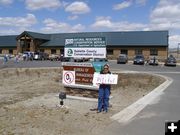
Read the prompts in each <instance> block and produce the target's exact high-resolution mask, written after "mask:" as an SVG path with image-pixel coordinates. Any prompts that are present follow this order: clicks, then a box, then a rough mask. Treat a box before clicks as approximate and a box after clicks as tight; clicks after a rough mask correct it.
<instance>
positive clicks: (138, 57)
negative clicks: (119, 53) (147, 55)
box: [135, 55, 144, 59]
mask: <svg viewBox="0 0 180 135" xmlns="http://www.w3.org/2000/svg"><path fill="white" fill-rule="evenodd" d="M135 58H136V59H142V58H144V57H143V56H142V55H137V56H136V57H135Z"/></svg>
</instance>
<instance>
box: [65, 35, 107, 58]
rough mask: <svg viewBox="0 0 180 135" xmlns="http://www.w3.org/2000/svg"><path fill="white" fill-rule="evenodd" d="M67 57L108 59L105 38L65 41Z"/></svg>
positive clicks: (69, 39) (70, 39)
mask: <svg viewBox="0 0 180 135" xmlns="http://www.w3.org/2000/svg"><path fill="white" fill-rule="evenodd" d="M64 56H65V57H76V58H78V57H81V58H82V57H84V58H106V39H105V37H93V38H89V37H86V38H68V39H65V48H64Z"/></svg>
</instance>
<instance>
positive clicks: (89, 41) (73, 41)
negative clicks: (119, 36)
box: [65, 37, 106, 48]
mask: <svg viewBox="0 0 180 135" xmlns="http://www.w3.org/2000/svg"><path fill="white" fill-rule="evenodd" d="M66 47H67V48H69V47H71V48H73V47H75V48H77V47H90V48H96V47H98V48H101V47H102V48H105V47H106V39H105V37H92V38H90V37H86V38H68V39H65V48H66Z"/></svg>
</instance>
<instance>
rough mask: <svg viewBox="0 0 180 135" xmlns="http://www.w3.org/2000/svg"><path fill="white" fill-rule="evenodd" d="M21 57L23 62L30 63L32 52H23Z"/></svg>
mask: <svg viewBox="0 0 180 135" xmlns="http://www.w3.org/2000/svg"><path fill="white" fill-rule="evenodd" d="M22 56H23V60H24V61H28V60H31V61H32V60H33V57H34V52H28V51H25V52H24V53H23V55H22Z"/></svg>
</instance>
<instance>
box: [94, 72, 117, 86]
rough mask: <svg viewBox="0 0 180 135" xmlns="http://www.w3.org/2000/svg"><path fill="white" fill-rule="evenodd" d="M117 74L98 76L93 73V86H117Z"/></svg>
mask: <svg viewBox="0 0 180 135" xmlns="http://www.w3.org/2000/svg"><path fill="white" fill-rule="evenodd" d="M117 81H118V75H117V74H99V73H94V76H93V84H117Z"/></svg>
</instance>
